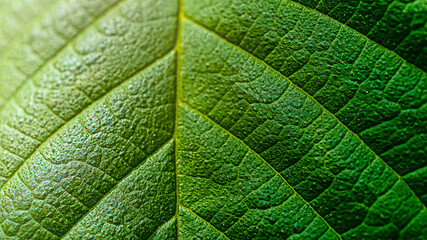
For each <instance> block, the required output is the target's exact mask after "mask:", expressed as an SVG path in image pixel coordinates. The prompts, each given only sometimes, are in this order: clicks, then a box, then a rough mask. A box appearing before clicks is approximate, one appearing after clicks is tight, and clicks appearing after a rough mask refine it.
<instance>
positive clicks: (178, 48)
mask: <svg viewBox="0 0 427 240" xmlns="http://www.w3.org/2000/svg"><path fill="white" fill-rule="evenodd" d="M177 1H178V12H177V32H176V43H175V51H176V76H175V79H176V81H175V97H176V99H175V127H174V134H173V139H174V144H175V151H174V152H175V184H176V210H175V218H176V224H177V225H176V229H177V233H176V234H177V238H178V239H179V192H178V190H179V181H178V119H179V103H180V101H181V100H180V99H181V98H180V97H181V76H180V70H181V52H182V49H181V38H182V20H183V16H184V13H183V8H182V6H183V2H182V1H183V0H177Z"/></svg>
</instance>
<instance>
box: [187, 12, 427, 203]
mask: <svg viewBox="0 0 427 240" xmlns="http://www.w3.org/2000/svg"><path fill="white" fill-rule="evenodd" d="M303 6H304V5H303ZM304 7H305V6H304ZM184 18H185V19H186V20H187V21H189V22H191V23H192V24H194V25H196V26H198V27H199V28H202V29H203V30H205V31H207V32H208V33H210V34H213V35H214V36H215V37H217V38H219V39H222V40H223V41H225V42H227V43H229V44H230V45H232V46H233V47H235V48H237V49H238V50H239V51H241V52H243V53H245V54H248V55H249V56H251V57H253V58H254V59H255V60H256V61H259V62H261V63H262V64H263V65H264V66H266V67H267V68H269V69H270V70H271V71H273V72H275V73H276V74H278V75H279V76H281V77H283V78H284V79H286V80H288V81H289V83H290V84H291V85H293V86H294V87H295V88H296V89H298V90H299V91H301V92H303V93H304V94H306V95H307V96H308V97H309V98H311V100H313V101H314V102H315V103H316V104H318V105H319V106H320V107H321V108H322V109H323V111H325V112H327V113H329V114H331V115H332V116H333V117H334V118H335V119H336V120H337V121H338V124H341V125H342V126H344V128H345V129H346V130H348V131H349V132H350V133H352V134H354V136H356V138H357V139H358V140H359V141H360V142H361V143H362V144H363V145H364V146H365V147H366V148H367V149H368V151H370V152H372V153H373V154H374V156H375V157H376V158H378V159H379V160H380V161H381V162H382V163H383V164H384V165H385V166H386V167H388V168H390V169H391V170H392V172H393V173H394V174H396V176H397V177H398V178H399V180H401V181H402V182H404V183H405V184H406V185H407V186H408V188H409V189H410V190H411V192H412V194H413V195H414V197H415V198H416V199H417V200H418V201H419V202H420V203H421V204H422V206H423V208H424V209H426V206H425V204H424V203H423V202H422V201H421V200H420V199H419V197H418V196H417V195H416V194H415V192H414V190H413V189H412V188H411V187H410V186H409V185H408V184H407V183H406V181H405V180H404V179H403V178H402V177H401V176H400V175H399V174H398V173H397V172H396V170H395V169H394V168H392V167H390V166H389V165H388V164H387V163H386V162H385V161H384V160H383V159H382V158H381V157H380V156H378V155H377V153H376V152H374V150H372V149H371V147H369V145H367V144H366V143H365V142H364V141H363V140H362V139H361V138H360V136H359V135H358V134H356V133H355V132H353V131H352V130H351V129H350V128H349V127H347V126H346V125H345V124H344V123H343V122H341V120H340V119H338V117H336V116H335V115H334V114H333V113H332V112H330V111H329V110H328V109H326V108H325V106H323V105H322V104H320V103H319V102H318V101H317V100H316V99H315V98H314V97H313V96H312V95H310V94H308V93H307V92H306V91H305V90H303V89H302V88H300V87H299V86H298V85H296V84H295V83H293V82H292V81H291V80H290V79H289V78H288V77H286V76H285V75H283V74H282V73H281V72H279V71H277V70H276V69H274V68H273V67H271V66H270V65H268V64H267V63H266V62H264V61H263V60H261V59H259V58H258V57H256V56H255V55H253V54H251V53H249V52H248V51H246V50H244V49H243V48H241V47H240V46H238V45H236V44H234V43H232V42H230V41H228V40H227V39H225V38H224V37H222V36H220V35H219V34H218V33H216V32H215V31H212V30H210V29H209V28H207V27H206V26H204V25H203V24H201V23H199V22H197V21H196V20H194V19H192V18H191V17H189V16H187V15H185V16H184ZM335 21H336V20H335ZM341 24H342V23H341ZM371 41H372V40H371ZM404 61H405V60H404ZM217 125H218V124H217Z"/></svg>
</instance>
